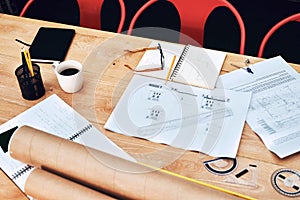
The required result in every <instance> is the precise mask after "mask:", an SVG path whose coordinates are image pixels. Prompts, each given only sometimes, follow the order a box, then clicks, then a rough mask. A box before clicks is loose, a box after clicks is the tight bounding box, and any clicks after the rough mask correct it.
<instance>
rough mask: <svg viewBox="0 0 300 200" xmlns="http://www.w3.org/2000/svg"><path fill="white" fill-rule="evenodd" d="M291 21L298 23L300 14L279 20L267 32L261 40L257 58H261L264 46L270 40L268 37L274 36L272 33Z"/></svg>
mask: <svg viewBox="0 0 300 200" xmlns="http://www.w3.org/2000/svg"><path fill="white" fill-rule="evenodd" d="M292 21H297V22H300V13H297V14H294V15H291V16H289V17H287V18H285V19H283V20H281V21H280V22H278V23H277V24H275V26H273V27H272V28H271V29H270V30H269V31H268V32H267V34H266V35H265V37H264V38H263V40H262V42H261V44H260V47H259V51H258V57H260V58H261V57H262V56H263V53H264V49H265V46H266V44H267V42H268V40H269V39H270V37H271V36H272V35H273V34H274V32H276V31H277V30H278V29H279V28H280V27H282V26H283V25H285V24H287V23H289V22H292Z"/></svg>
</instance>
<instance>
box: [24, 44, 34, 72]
mask: <svg viewBox="0 0 300 200" xmlns="http://www.w3.org/2000/svg"><path fill="white" fill-rule="evenodd" d="M24 55H25V60H26V63H27V66H28V69H29V72H30V75H31V76H34V72H33V68H32V62H31V57H30V53H29V51H28V50H27V49H26V50H25V51H24Z"/></svg>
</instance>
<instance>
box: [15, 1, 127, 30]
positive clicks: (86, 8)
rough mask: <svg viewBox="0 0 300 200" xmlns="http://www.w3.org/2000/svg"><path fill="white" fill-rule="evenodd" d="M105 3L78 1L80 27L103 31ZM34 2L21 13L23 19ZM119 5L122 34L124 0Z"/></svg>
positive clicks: (119, 28) (28, 3)
mask: <svg viewBox="0 0 300 200" xmlns="http://www.w3.org/2000/svg"><path fill="white" fill-rule="evenodd" d="M103 1H104V0H77V3H78V6H79V10H80V26H82V27H87V28H93V29H101V23H100V15H101V8H102V4H103ZM33 2H34V0H28V2H27V3H26V4H25V6H24V7H23V9H22V11H21V14H20V16H21V17H23V16H25V14H26V11H27V10H28V8H29V7H30V5H31V4H32V3H33ZM119 5H120V7H121V18H120V23H119V26H118V30H117V32H118V33H120V32H121V31H122V29H123V26H124V22H125V13H126V10H125V5H124V1H123V0H119Z"/></svg>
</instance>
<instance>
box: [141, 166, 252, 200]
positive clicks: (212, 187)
mask: <svg viewBox="0 0 300 200" xmlns="http://www.w3.org/2000/svg"><path fill="white" fill-rule="evenodd" d="M140 164H141V165H143V166H146V167H149V168H151V169H154V170H158V171H160V172H163V173H166V174H169V175H171V176H175V177H177V178H181V179H184V180H187V181H191V182H193V183H197V184H199V185H202V186H205V187H209V188H211V189H215V190H218V191H220V192H224V193H227V194H231V195H234V196H237V197H241V198H243V199H247V200H255V198H253V197H250V196H247V195H244V194H240V193H237V192H234V191H231V190H227V189H225V188H221V187H218V186H215V185H212V184H209V183H206V182H203V181H199V180H196V179H192V178H189V177H186V176H183V175H180V174H177V173H174V172H171V171H168V170H165V169H161V168H158V167H154V166H150V165H147V164H145V163H140Z"/></svg>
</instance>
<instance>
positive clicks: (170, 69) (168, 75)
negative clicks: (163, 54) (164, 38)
mask: <svg viewBox="0 0 300 200" xmlns="http://www.w3.org/2000/svg"><path fill="white" fill-rule="evenodd" d="M175 60H176V55H174V56H173V59H172V62H171V65H170V68H169V71H168V74H167V77H166V83H167V82H168V80H169V78H170V74H171V71H172V69H173V66H174V62H175Z"/></svg>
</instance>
